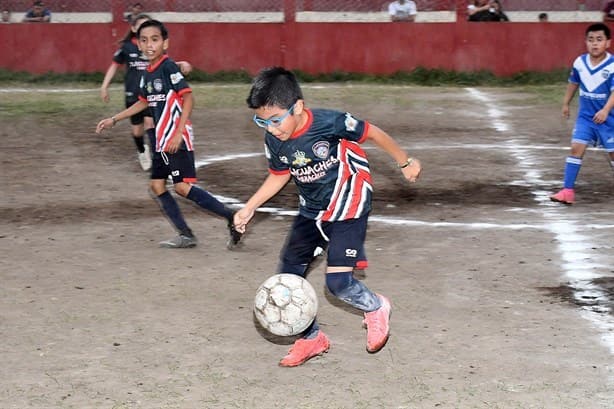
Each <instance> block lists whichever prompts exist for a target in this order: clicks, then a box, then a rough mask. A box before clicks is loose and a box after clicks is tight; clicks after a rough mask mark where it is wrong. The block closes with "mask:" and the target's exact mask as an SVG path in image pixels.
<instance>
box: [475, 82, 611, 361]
mask: <svg viewBox="0 0 614 409" xmlns="http://www.w3.org/2000/svg"><path fill="white" fill-rule="evenodd" d="M467 92H468V94H469V95H470V97H471V98H473V99H474V100H476V101H477V102H481V103H483V104H485V105H486V106H487V109H488V114H489V117H490V120H491V121H492V124H493V127H494V129H495V130H496V131H498V132H508V131H511V130H512V127H511V125H510V124H509V123H508V122H507V121H505V113H504V112H502V111H500V110H498V109H497V108H491V107H496V106H499V105H500V104H499V103H498V101H496V100H495V99H494V98H492V97H491V96H490V95H489V94H487V93H485V92H482V91H480V90H477V89H474V88H468V89H467ZM509 134H511V132H510V133H509ZM525 143H526V141H525V140H517V139H514V138H510V139H508V140H507V142H506V143H505V144H504V145H505V146H506V147H507V149H506V150H507V151H508V152H509V153H510V154H511V155H512V156H513V157H514V158H516V162H517V164H516V166H517V169H518V170H519V171H520V172H522V174H523V179H524V181H525V182H526V183H527V185H530V186H539V185H543V181H542V174H541V171H540V170H539V164H540V163H541V161H540V158H539V157H536V156H534V152H533V151H532V150H531V149H528V148H527V147H526V146H525ZM561 166H563V164H562V163H561ZM531 193H532V194H533V197H534V199H535V201H537V202H538V203H539V205H540V206H541V207H540V208H539V209H541V212H540V213H541V216H542V217H543V219H544V223H545V226H546V227H547V229H548V230H549V231H550V232H552V234H553V235H554V236H555V237H556V241H557V243H558V245H557V247H558V252H559V253H560V256H561V258H562V260H563V264H562V268H563V271H564V274H565V276H566V278H567V279H568V280H569V285H570V286H571V287H573V289H574V297H575V298H576V299H577V300H578V301H580V302H585V300H587V299H598V300H605V299H608V296H607V292H606V291H605V290H604V289H603V288H601V287H600V286H598V285H595V284H594V283H593V281H592V280H594V279H595V278H599V277H601V275H600V274H598V273H597V272H598V271H599V270H600V269H604V268H607V267H608V266H603V265H600V264H598V263H595V262H593V261H591V259H590V257H589V255H590V254H591V250H592V248H593V247H594V245H593V243H591V238H590V237H589V236H586V235H583V234H580V231H581V230H586V226H583V225H582V220H572V219H571V218H570V217H569V215H568V214H567V213H566V212H565V209H564V208H563V207H561V205H559V204H553V203H551V202H550V199H549V197H548V195H549V193H551V192H544V191H542V190H537V189H533V191H532V192H531ZM609 313H610V311H609V310H608V309H607V307H601V308H600V309H597V308H584V309H583V311H582V316H583V317H584V318H586V319H588V320H589V321H590V322H591V323H592V324H593V325H595V326H596V327H597V328H598V329H599V330H600V332H601V339H602V341H603V343H604V344H605V345H606V346H607V347H608V348H609V350H610V353H612V354H614V319H613V318H612V317H611V315H610V314H609Z"/></svg>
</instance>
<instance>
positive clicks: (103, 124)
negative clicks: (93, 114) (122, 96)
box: [96, 99, 149, 134]
mask: <svg viewBox="0 0 614 409" xmlns="http://www.w3.org/2000/svg"><path fill="white" fill-rule="evenodd" d="M147 107H149V104H147V101H145V100H142V99H139V100H138V101H137V102H135V103H134V104H132V105H131V106H130V107H128V108H126V109H124V110H123V111H122V112H120V113H119V114H116V115H113V116H112V117H110V118H105V119H103V120H102V121H100V122H98V125H97V126H96V133H97V134H100V133H102V131H104V130H105V129H110V128H113V126H115V124H116V123H118V122H119V121H121V120H122V119H126V118H130V117H131V116H132V115H136V114H138V113H139V112H141V111H143V110H145V108H147Z"/></svg>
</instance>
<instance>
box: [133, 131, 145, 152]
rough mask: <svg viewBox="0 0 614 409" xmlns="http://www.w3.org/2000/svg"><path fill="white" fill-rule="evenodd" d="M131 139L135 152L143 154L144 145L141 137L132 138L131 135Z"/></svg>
mask: <svg viewBox="0 0 614 409" xmlns="http://www.w3.org/2000/svg"><path fill="white" fill-rule="evenodd" d="M132 139H134V144H135V145H136V150H137V151H139V153H143V152H145V143H144V141H143V135H141V136H134V135H132Z"/></svg>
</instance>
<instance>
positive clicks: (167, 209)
mask: <svg viewBox="0 0 614 409" xmlns="http://www.w3.org/2000/svg"><path fill="white" fill-rule="evenodd" d="M158 203H160V209H162V212H163V213H164V214H165V215H166V217H168V219H169V220H170V222H171V223H172V224H173V225H174V226H175V228H176V229H177V231H178V232H179V233H181V234H184V235H186V236H189V237H194V234H193V233H192V230H191V229H190V228H189V227H188V225H187V223H186V222H185V219H184V218H183V215H182V214H181V210H180V209H179V205H178V204H177V202H176V201H175V199H173V196H172V195H171V194H170V193H169V192H168V191H166V192H164V193H162V194H161V195H160V196H158Z"/></svg>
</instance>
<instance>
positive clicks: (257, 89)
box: [246, 67, 303, 109]
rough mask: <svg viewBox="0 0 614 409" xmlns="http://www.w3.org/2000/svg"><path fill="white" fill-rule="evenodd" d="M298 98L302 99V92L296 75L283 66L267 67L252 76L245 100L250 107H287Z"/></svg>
mask: <svg viewBox="0 0 614 409" xmlns="http://www.w3.org/2000/svg"><path fill="white" fill-rule="evenodd" d="M299 99H303V92H302V91H301V87H300V85H299V84H298V80H297V79H296V76H295V75H294V74H293V73H292V72H291V71H288V70H286V69H285V68H283V67H268V68H264V69H262V70H261V71H260V72H259V73H258V75H256V77H255V78H254V80H253V82H252V88H251V90H250V91H249V96H248V97H247V99H246V102H247V106H248V107H249V108H251V109H258V108H262V107H270V106H275V107H278V108H282V109H289V108H290V107H291V106H292V105H293V104H294V103H295V102H296V101H298V100H299Z"/></svg>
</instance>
